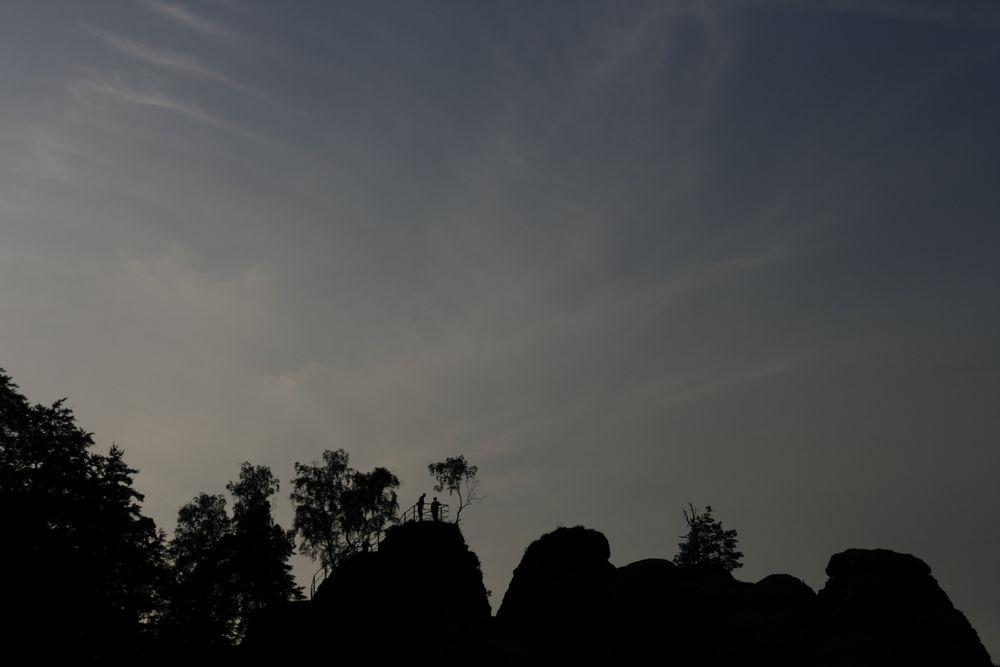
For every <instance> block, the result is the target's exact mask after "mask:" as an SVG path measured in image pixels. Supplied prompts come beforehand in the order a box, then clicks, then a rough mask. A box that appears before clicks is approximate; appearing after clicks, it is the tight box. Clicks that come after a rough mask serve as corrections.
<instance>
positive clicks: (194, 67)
mask: <svg viewBox="0 0 1000 667" xmlns="http://www.w3.org/2000/svg"><path fill="white" fill-rule="evenodd" d="M90 32H91V33H92V34H93V35H94V36H95V37H97V38H98V39H100V40H101V41H103V42H105V43H106V44H107V45H108V46H110V47H111V48H113V49H114V50H115V51H118V52H119V53H121V54H123V55H125V56H128V57H129V58H133V59H135V60H138V61H140V62H143V63H146V64H148V65H154V66H156V67H162V68H164V69H169V70H173V71H175V72H179V73H182V74H187V75H190V76H194V77H199V78H202V79H208V80H210V81H215V82H216V83H221V84H223V85H225V86H228V87H230V88H232V89H234V90H238V91H240V92H243V93H248V94H253V95H259V94H260V92H259V91H257V90H256V89H254V88H252V87H251V86H248V85H246V84H243V83H240V82H239V81H236V80H235V79H232V78H231V77H229V76H228V75H226V74H225V73H223V72H220V71H219V70H217V69H214V68H212V67H209V66H207V65H205V64H203V63H202V62H201V61H199V60H198V59H197V58H194V57H192V56H189V55H187V54H186V53H180V52H178V51H170V50H165V49H159V48H156V47H153V46H150V45H148V44H143V43H141V42H136V41H134V40H131V39H127V38H125V37H121V36H118V35H114V34H111V33H107V32H104V31H101V30H97V29H90Z"/></svg>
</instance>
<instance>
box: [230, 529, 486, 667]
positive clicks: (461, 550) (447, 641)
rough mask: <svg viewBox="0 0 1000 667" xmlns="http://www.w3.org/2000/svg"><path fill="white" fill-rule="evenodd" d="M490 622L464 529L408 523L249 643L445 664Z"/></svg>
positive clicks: (277, 650) (300, 652)
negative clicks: (462, 530)
mask: <svg viewBox="0 0 1000 667" xmlns="http://www.w3.org/2000/svg"><path fill="white" fill-rule="evenodd" d="M489 622H490V605H489V601H488V600H487V595H486V588H485V587H484V586H483V578H482V572H481V570H480V566H479V559H478V558H477V557H476V554H474V553H473V552H471V551H470V550H469V548H468V546H467V545H466V543H465V539H464V538H463V537H462V533H461V531H459V529H458V526H456V525H455V524H451V523H443V522H433V521H424V522H411V523H406V524H402V525H400V526H396V527H394V528H390V529H389V531H387V533H386V537H385V539H384V540H383V541H382V543H381V545H380V546H379V549H378V551H375V552H371V553H358V554H355V555H353V556H351V557H349V558H348V559H346V560H345V561H344V562H343V563H342V564H341V565H340V566H338V567H337V569H336V570H335V571H334V572H333V573H332V574H331V575H330V577H329V578H328V579H327V580H326V581H324V582H323V584H322V585H321V586H320V587H319V590H318V591H317V592H316V595H315V597H314V599H313V600H312V601H310V602H308V603H304V604H303V603H298V604H295V605H288V606H286V608H285V611H284V613H278V614H271V615H269V616H268V617H263V618H260V619H257V625H256V627H251V632H250V636H249V637H248V639H247V642H246V645H247V650H248V652H249V653H250V654H252V655H253V656H254V657H260V653H261V652H262V651H263V652H266V653H271V654H273V655H275V656H281V657H283V658H287V657H289V656H295V657H297V658H311V657H315V658H317V659H324V660H325V659H329V658H331V657H338V658H343V657H345V656H347V657H352V658H358V659H362V660H363V661H364V662H365V663H367V664H388V663H394V662H396V661H399V660H403V661H404V662H405V663H406V664H432V663H436V664H449V663H451V662H454V655H456V654H461V653H464V652H467V651H470V650H472V649H473V647H479V646H482V645H483V644H484V643H485V641H486V639H485V633H486V631H487V628H488V625H489Z"/></svg>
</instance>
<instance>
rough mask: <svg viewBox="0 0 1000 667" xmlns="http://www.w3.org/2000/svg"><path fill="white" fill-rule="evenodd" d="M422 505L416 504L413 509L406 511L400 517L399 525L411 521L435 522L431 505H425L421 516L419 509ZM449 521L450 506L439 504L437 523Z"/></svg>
mask: <svg viewBox="0 0 1000 667" xmlns="http://www.w3.org/2000/svg"><path fill="white" fill-rule="evenodd" d="M419 504H420V503H415V504H414V505H413V507H411V508H409V509H407V510H405V511H404V512H403V513H402V514H400V515H399V523H407V522H409V521H434V520H435V519H434V515H433V514H431V503H424V511H423V513H422V514H421V513H420V512H419V511H418V510H417V507H418V505H419ZM447 520H448V505H447V504H445V503H438V515H437V521H447Z"/></svg>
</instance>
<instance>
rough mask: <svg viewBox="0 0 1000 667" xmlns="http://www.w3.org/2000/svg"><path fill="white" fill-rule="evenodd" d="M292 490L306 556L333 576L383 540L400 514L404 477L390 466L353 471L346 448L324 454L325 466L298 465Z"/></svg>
mask: <svg viewBox="0 0 1000 667" xmlns="http://www.w3.org/2000/svg"><path fill="white" fill-rule="evenodd" d="M292 486H293V491H292V496H291V497H292V503H293V504H294V506H295V522H294V528H295V531H296V534H297V535H298V537H299V543H300V546H301V549H302V553H304V554H306V555H307V556H309V557H311V558H313V559H314V560H319V561H320V565H321V566H322V567H323V569H324V570H325V571H327V572H329V571H331V570H332V569H333V568H334V567H336V565H337V564H338V563H339V562H340V561H341V560H342V559H343V558H344V557H346V556H347V555H349V554H352V553H356V552H358V551H361V550H363V549H365V548H367V546H368V545H369V544H371V543H372V541H374V540H378V539H379V537H380V536H381V534H382V532H383V531H384V530H385V528H386V526H387V525H388V524H390V523H392V522H393V521H394V520H395V518H396V513H397V512H398V510H399V502H398V498H397V493H396V490H397V489H398V488H399V479H397V478H396V476H395V475H393V474H392V473H391V472H389V471H388V470H387V469H385V468H375V469H374V470H372V471H371V472H367V473H366V472H359V471H357V470H355V469H353V468H351V467H350V465H349V456H348V454H347V452H345V451H344V450H343V449H338V450H336V451H330V450H327V451H325V452H323V457H322V461H321V462H313V463H311V464H303V463H296V464H295V479H294V480H292Z"/></svg>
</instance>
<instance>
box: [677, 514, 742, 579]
mask: <svg viewBox="0 0 1000 667" xmlns="http://www.w3.org/2000/svg"><path fill="white" fill-rule="evenodd" d="M688 510H690V512H689V511H688ZM688 510H684V521H685V523H687V527H688V532H687V534H685V535H682V536H681V538H682V540H683V541H682V542H681V543H680V544H679V545H678V547H679V551H678V552H677V555H676V556H675V557H674V562H675V563H676V564H677V565H679V566H681V567H691V566H693V565H705V564H708V565H718V566H721V567H723V568H725V570H726V571H727V572H732V571H733V570H735V569H736V568H739V567H743V563H741V562H740V559H741V558H743V554H742V553H741V552H740V551H737V549H736V531H735V530H725V529H724V528H723V527H722V523H721V522H719V521H717V520H716V519H714V518H713V517H712V506H711V505H706V506H705V511H704V513H701V512H699V511H698V508H696V507H695V506H694V505H692V504H691V503H688Z"/></svg>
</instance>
